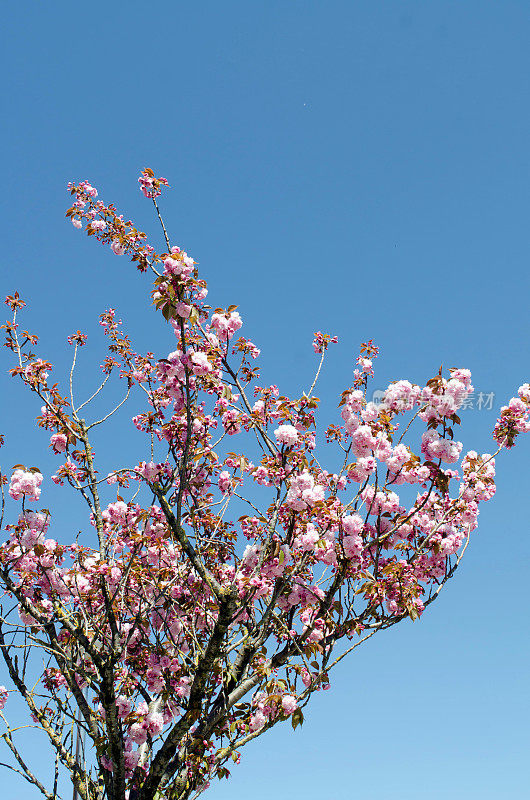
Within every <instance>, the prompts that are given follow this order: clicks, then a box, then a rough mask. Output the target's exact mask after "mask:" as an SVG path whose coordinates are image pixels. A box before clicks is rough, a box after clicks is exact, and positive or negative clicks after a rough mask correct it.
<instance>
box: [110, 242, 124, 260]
mask: <svg viewBox="0 0 530 800" xmlns="http://www.w3.org/2000/svg"><path fill="white" fill-rule="evenodd" d="M110 249H111V250H112V252H113V253H116V255H117V256H122V255H123V254H124V253H125V245H124V244H122V243H121V242H120V240H119V239H114V240H113V241H112V242H111V245H110Z"/></svg>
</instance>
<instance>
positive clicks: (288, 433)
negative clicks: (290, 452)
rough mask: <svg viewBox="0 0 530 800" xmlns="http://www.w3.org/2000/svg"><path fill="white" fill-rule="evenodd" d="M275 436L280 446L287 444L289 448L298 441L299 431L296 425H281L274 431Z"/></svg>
mask: <svg viewBox="0 0 530 800" xmlns="http://www.w3.org/2000/svg"><path fill="white" fill-rule="evenodd" d="M274 435H275V436H276V440H277V441H278V442H279V443H280V444H285V445H287V446H288V447H292V446H293V445H294V444H296V442H297V440H298V431H297V430H296V428H295V427H294V425H280V427H279V428H276V430H275V431H274Z"/></svg>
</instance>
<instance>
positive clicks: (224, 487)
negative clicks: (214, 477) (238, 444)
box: [219, 470, 232, 494]
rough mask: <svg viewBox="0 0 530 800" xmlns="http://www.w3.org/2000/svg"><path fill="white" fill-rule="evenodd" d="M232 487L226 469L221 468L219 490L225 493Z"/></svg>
mask: <svg viewBox="0 0 530 800" xmlns="http://www.w3.org/2000/svg"><path fill="white" fill-rule="evenodd" d="M231 487H232V481H231V479H230V473H229V472H227V471H226V470H223V471H222V472H221V474H220V475H219V490H220V491H221V492H223V494H227V493H228V492H229V491H230V489H231Z"/></svg>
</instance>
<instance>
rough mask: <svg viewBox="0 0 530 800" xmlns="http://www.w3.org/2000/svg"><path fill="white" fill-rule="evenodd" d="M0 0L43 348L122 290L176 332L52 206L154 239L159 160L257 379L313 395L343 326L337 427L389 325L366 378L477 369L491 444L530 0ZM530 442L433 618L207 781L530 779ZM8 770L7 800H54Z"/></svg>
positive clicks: (525, 174)
mask: <svg viewBox="0 0 530 800" xmlns="http://www.w3.org/2000/svg"><path fill="white" fill-rule="evenodd" d="M2 18H3V19H2V22H3V33H2V56H1V58H2V61H3V64H2V72H1V75H2V78H1V81H2V93H3V102H2V108H3V111H4V121H3V126H2V127H3V130H2V133H1V134H0V136H1V139H0V142H1V153H2V174H3V191H2V202H3V210H2V229H3V230H2V251H3V257H2V292H3V293H4V294H5V293H7V292H11V291H12V290H13V289H15V288H18V289H19V290H20V291H21V293H22V294H23V296H25V297H26V299H28V300H29V301H31V309H30V311H29V312H28V314H27V316H26V318H25V322H26V324H27V325H28V327H29V328H30V330H31V329H36V330H38V331H39V332H40V333H41V335H42V350H43V353H44V354H46V355H49V356H50V358H52V360H54V361H57V362H58V364H59V365H64V364H65V363H66V362H65V356H66V354H67V353H66V348H65V345H64V341H65V338H66V335H67V334H69V333H71V332H72V331H73V330H76V329H77V328H81V329H82V330H86V331H87V332H88V333H90V334H92V336H91V339H92V341H95V340H97V336H98V330H97V324H96V320H97V315H98V314H99V313H100V311H102V310H103V309H104V308H106V307H108V306H116V307H117V308H118V310H119V313H120V315H121V316H122V317H123V318H124V320H125V321H126V322H127V323H128V325H129V328H130V330H131V331H132V332H135V333H136V334H137V337H136V341H137V342H138V346H139V348H141V347H144V348H147V347H149V348H150V349H154V350H156V351H157V352H161V353H162V352H163V351H166V352H167V349H169V348H170V347H171V344H172V342H171V338H170V337H169V335H168V334H167V332H166V331H165V329H164V328H163V327H162V326H160V325H158V324H156V325H155V324H154V318H153V314H152V312H151V311H150V310H149V309H148V307H147V304H146V302H145V292H146V289H147V281H146V279H145V277H142V276H140V275H138V274H137V273H136V272H135V271H133V270H132V268H131V266H130V265H129V264H128V263H127V262H125V260H124V259H118V258H115V257H113V256H112V255H111V254H109V253H107V252H105V251H104V250H103V249H102V248H100V247H98V246H97V245H96V244H95V242H93V241H87V240H86V239H85V238H84V237H83V236H81V235H80V234H79V233H77V232H75V231H74V230H73V228H72V226H71V225H70V224H69V223H67V222H66V221H65V220H64V210H65V207H66V203H67V200H68V198H67V195H66V193H65V190H64V189H65V184H66V183H67V181H68V180H72V179H75V180H78V179H83V178H87V179H88V180H90V181H91V182H92V183H93V184H94V185H96V186H98V188H99V189H100V194H101V196H102V197H103V198H104V199H105V200H106V201H114V202H116V203H117V204H118V205H119V206H120V208H121V209H122V210H123V211H124V213H125V214H126V216H131V217H132V218H133V219H135V220H137V221H138V224H139V227H140V228H142V229H144V230H146V231H148V232H151V231H152V232H156V235H157V236H158V231H157V230H156V227H155V225H154V221H153V220H152V216H151V210H150V207H149V204H148V203H146V201H145V200H143V198H142V197H141V195H140V192H139V191H138V188H137V185H136V177H137V175H138V173H139V170H140V169H141V168H143V167H144V166H145V165H149V166H152V167H153V168H154V169H155V170H156V171H157V172H158V173H159V174H162V175H165V176H166V177H167V178H168V180H169V182H170V184H171V186H172V187H173V188H172V191H171V192H168V193H167V194H166V199H165V201H164V210H165V213H166V217H167V222H168V225H169V227H170V230H171V233H172V237H173V239H174V241H176V242H178V243H179V244H181V245H182V246H184V247H185V248H186V249H187V250H188V252H190V253H191V254H192V255H193V256H194V257H195V259H196V260H198V261H199V262H200V265H201V270H202V271H203V274H204V276H205V277H206V278H207V280H208V281H209V284H210V291H211V297H212V300H213V304H214V305H224V304H229V303H237V304H238V305H239V306H240V311H241V314H242V316H243V318H244V320H245V329H244V331H243V332H244V333H246V335H248V336H250V337H251V338H252V339H253V340H254V341H256V343H258V345H259V346H261V348H262V353H263V358H262V363H263V367H264V375H265V377H266V379H267V380H269V381H271V382H277V383H278V384H280V386H281V388H282V389H283V390H284V391H285V392H295V391H297V390H298V389H299V388H300V387H301V388H305V387H306V386H307V382H308V377H309V375H310V373H311V370H312V369H313V366H314V356H313V354H312V351H311V348H310V342H311V336H312V332H313V331H314V330H317V329H321V330H324V331H330V332H332V333H336V334H337V335H338V336H339V339H340V345H339V346H338V347H336V348H335V349H334V350H333V352H332V356H331V358H330V361H329V364H328V367H327V371H326V373H325V376H324V378H323V381H322V384H321V387H320V396H321V397H322V399H323V401H324V407H323V410H324V416H325V417H326V415H327V419H328V421H329V420H330V419H331V417H332V415H333V414H335V406H336V397H337V395H338V393H339V392H340V390H341V389H342V388H343V387H344V386H347V385H350V382H351V371H352V361H353V357H354V355H355V352H356V348H357V347H358V344H359V342H360V341H362V340H365V339H367V338H368V337H373V338H374V339H375V340H376V342H377V344H378V345H379V346H380V348H381V357H380V359H379V362H378V372H377V378H376V381H375V384H374V385H376V386H377V387H378V388H384V387H385V386H386V385H387V384H388V381H390V380H393V379H397V378H409V379H410V380H414V381H417V382H422V381H425V380H426V379H427V378H429V377H431V375H432V374H433V372H435V371H436V370H437V369H438V367H439V365H440V363H442V362H443V364H444V365H445V366H446V367H449V366H466V367H469V368H470V369H471V370H472V372H473V376H474V385H475V387H476V389H477V392H478V391H482V392H484V393H491V392H493V393H494V394H495V401H494V407H493V410H487V409H482V410H480V411H479V410H478V409H473V410H469V411H467V412H465V413H464V414H463V420H464V431H465V434H464V443H465V445H466V446H468V447H475V448H476V449H478V450H482V451H485V450H490V449H491V444H490V441H491V440H490V438H489V436H490V431H491V429H492V427H493V424H494V421H495V416H496V414H495V412H496V411H498V409H499V406H500V404H501V403H502V401H503V400H504V399H507V398H509V397H511V396H512V394H513V393H514V392H515V391H516V389H517V387H518V386H519V385H520V383H522V382H523V381H526V380H529V379H530V363H529V358H528V352H529V347H528V344H529V336H530V330H529V322H528V319H529V317H528V294H529V288H530V286H529V283H530V281H529V277H528V276H529V269H528V264H529V250H530V243H529V234H528V230H529V225H528V218H529V212H530V201H529V161H530V149H529V141H530V111H529V95H530V83H529V74H530V47H529V43H530V4H528V3H527V2H524V1H523V0H521V1H520V2H514V0H503V2H491V1H489V2H488V1H487V0H481V2H478V0H465V2H462V1H461V0H460V1H459V2H449V1H448V0H445V1H443V2H442V1H437V0H428V2H420V1H419V0H417V1H416V2H407V1H406V0H402V1H399V2H398V0H394V1H393V2H391V1H390V0H387V1H386V2H383V1H381V0H378V1H377V2H374V0H372V1H371V2H370V1H369V0H365V2H356V1H355V0H344V1H343V2H341V1H340V0H326V2H309V0H305V2H303V1H302V0H287V2H286V0H283V1H282V2H278V1H277V0H263V1H262V2H255V1H254V2H252V0H251V1H250V2H249V0H239V1H236V0H225V2H222V3H220V2H214V1H212V0H210V2H195V3H183V2H179V0H159V1H158V2H152V3H146V2H135V1H134V0H129V2H101V0H95V2H92V3H89V4H86V3H85V4H83V3H70V2H69V3H67V2H62V1H61V0H54V2H51V3H43V2H37V0H35V1H34V2H27V0H17V2H12V3H7V4H5V5H4V8H3V13H2ZM6 368H7V363H6V362H5V361H4V365H3V366H2V384H1V391H2V395H1V397H2V417H3V421H2V426H1V427H2V429H3V430H4V431H5V433H7V434H9V433H10V432H11V436H10V438H9V440H8V444H7V447H6V455H5V457H4V458H3V461H4V463H5V464H7V465H8V466H11V464H13V463H16V462H19V461H21V462H25V461H27V462H28V463H29V462H30V461H31V463H35V462H36V461H37V463H39V464H40V465H42V468H43V469H51V468H52V467H53V464H55V463H56V462H54V461H52V460H51V459H50V458H49V456H47V455H46V450H47V440H46V439H45V437H44V436H41V435H40V434H37V441H38V443H39V447H41V451H40V452H39V453H38V454H37V455H36V452H35V432H34V429H33V427H32V426H31V424H29V425H28V426H27V427H26V428H24V429H23V430H21V431H18V432H17V434H16V436H14V435H13V433H12V432H13V430H14V429H15V428H16V427H18V424H19V420H20V419H22V418H23V415H26V416H25V419H26V420H29V421H31V417H30V415H31V412H32V411H33V412H35V406H34V404H33V402H32V401H29V400H28V398H24V397H22V396H21V394H20V393H19V392H18V391H15V390H14V386H13V385H12V384H11V383H9V382H8V379H7V378H5V372H6ZM528 439H529V440H528V441H521V443H520V445H519V447H518V448H516V450H515V451H513V452H512V453H507V454H505V456H504V457H503V458H501V459H500V460H499V462H498V473H499V482H498V486H499V489H498V495H497V497H496V498H495V499H494V500H493V501H492V502H491V503H490V504H488V505H486V506H485V507H484V508H483V511H482V515H481V527H480V529H479V531H478V532H477V533H476V534H475V536H474V539H473V542H472V546H471V547H470V548H469V549H468V552H467V553H466V558H465V560H464V562H463V564H462V566H461V568H460V569H459V571H458V573H457V575H456V577H455V579H454V580H453V581H452V583H451V584H450V585H449V586H448V587H447V591H446V592H445V594H444V595H443V596H442V597H441V599H440V600H439V602H438V603H437V604H436V605H435V606H433V607H431V608H430V609H429V611H428V613H426V614H425V616H424V617H423V619H422V621H421V623H416V624H414V625H412V624H405V625H400V626H397V627H396V628H394V629H393V630H391V631H389V632H387V633H383V634H382V635H381V636H380V637H379V638H378V639H377V641H376V638H377V637H374V639H373V640H372V641H371V642H370V643H369V644H368V645H367V646H366V647H365V649H364V650H361V649H360V650H358V651H357V655H356V656H355V655H354V656H353V657H352V658H351V659H350V660H348V661H346V662H343V666H342V668H341V669H340V671H339V672H338V673H337V674H336V675H335V678H334V680H333V682H332V689H331V691H330V692H327V693H325V694H323V695H321V696H320V695H319V696H318V697H316V698H315V702H314V705H313V709H312V713H309V715H308V719H307V721H306V723H305V725H304V728H303V730H301V731H300V729H298V730H297V731H296V733H293V732H292V731H291V729H290V727H289V728H288V727H287V726H283V727H282V728H277V729H275V730H274V731H273V732H272V733H270V734H268V735H267V737H264V738H263V739H261V740H259V741H258V742H257V743H255V744H254V746H252V745H251V746H249V747H248V748H247V749H246V750H245V751H244V757H243V761H242V764H241V766H240V767H236V768H234V770H233V777H232V779H231V781H230V782H225V783H223V785H219V786H218V787H217V786H216V787H214V788H213V789H212V790H211V792H210V795H208V796H210V797H211V798H212V800H213V798H215V800H228V798H230V800H234V799H235V798H244V797H247V796H249V795H250V794H251V793H252V796H253V797H254V798H255V800H269V799H270V798H271V797H275V798H277V800H286V799H287V798H291V797H299V796H300V797H303V798H304V800H323V799H324V800H340V799H341V798H358V800H442V798H443V800H445V798H448V797H451V798H454V800H494V799H495V800H498V798H512V797H513V798H522V797H523V796H526V793H527V792H528V776H527V754H528V746H529V744H530V742H529V735H528V717H529V711H530V708H529V690H528V657H529V654H530V646H529V640H528V622H527V620H528V614H527V604H528V591H527V583H528V565H529V547H528V538H529V526H528V515H527V513H526V509H527V504H528V495H529V492H530V479H529V474H528V462H529V455H530V437H528ZM110 446H111V447H112V449H113V450H116V449H119V448H121V447H122V446H123V447H124V448H126V447H127V443H126V442H125V441H124V442H123V443H122V442H121V441H114V442H111V443H110ZM105 447H107V448H109V443H108V442H107V443H102V454H103V455H104V454H105ZM61 496H62V495H61ZM58 497H59V496H58V495H57V494H54V492H53V489H52V488H50V484H49V481H48V482H47V488H46V500H47V502H49V504H50V505H51V504H52V503H53V502H54V501H55V500H56V499H58ZM43 498H44V495H43ZM54 499H55V500H54ZM59 523H60V527H59V530H56V536H57V537H58V538H59V539H60V540H62V541H66V540H68V539H70V540H71V538H72V536H73V535H75V525H73V526H72V522H71V520H70V518H69V516H68V513H66V512H63V516H62V518H61V516H60V515H59ZM72 527H73V528H74V530H73V531H72ZM61 528H62V529H61ZM2 680H3V681H4V682H7V677H5V675H4V673H3V672H1V670H0V682H2ZM2 755H3V754H2ZM34 756H35V758H36V759H37V761H38V762H39V761H40V763H41V765H42V766H43V767H44V768H45V771H47V772H51V762H50V760H49V759H48V757H47V756H46V755H44V751H39V749H38V748H35V752H34ZM1 780H2V784H1V785H2V786H3V787H4V792H5V796H6V797H8V798H9V800H32V799H33V798H34V797H35V798H36V797H37V796H38V795H37V793H36V792H33V790H32V789H30V788H29V787H28V788H27V787H26V785H25V784H24V783H23V782H22V781H20V782H19V780H18V779H17V778H16V776H14V777H12V776H11V775H9V774H8V773H7V771H6V772H5V774H2V778H1Z"/></svg>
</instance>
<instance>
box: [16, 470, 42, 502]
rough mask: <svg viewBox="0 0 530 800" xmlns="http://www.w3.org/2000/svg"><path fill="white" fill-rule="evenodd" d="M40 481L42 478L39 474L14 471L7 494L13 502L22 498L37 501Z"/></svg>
mask: <svg viewBox="0 0 530 800" xmlns="http://www.w3.org/2000/svg"><path fill="white" fill-rule="evenodd" d="M42 481H43V477H42V475H41V473H40V472H29V471H26V470H23V469H16V470H15V471H14V473H13V475H12V476H11V483H10V485H9V494H10V496H11V497H12V498H13V500H20V499H21V497H23V496H25V497H27V499H28V500H38V499H39V497H40V493H41V489H40V485H41V483H42Z"/></svg>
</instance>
